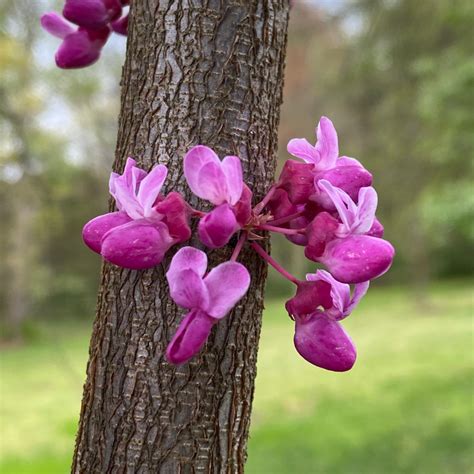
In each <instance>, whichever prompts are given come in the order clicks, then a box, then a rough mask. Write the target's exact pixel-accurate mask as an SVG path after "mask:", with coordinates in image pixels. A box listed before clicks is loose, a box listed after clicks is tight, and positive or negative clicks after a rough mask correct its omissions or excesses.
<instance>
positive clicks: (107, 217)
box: [82, 212, 131, 253]
mask: <svg viewBox="0 0 474 474" xmlns="http://www.w3.org/2000/svg"><path fill="white" fill-rule="evenodd" d="M130 220H131V219H130V217H129V216H128V215H127V214H126V213H125V212H109V213H108V214H104V215H102V216H98V217H96V218H95V219H92V220H90V221H89V222H88V223H87V224H86V225H85V226H84V228H83V229H82V238H83V239H84V242H85V244H86V245H87V246H88V247H89V248H90V249H91V250H93V251H94V252H97V253H100V249H101V247H102V238H103V237H104V235H105V234H106V233H107V232H108V231H109V230H110V229H113V228H114V227H118V226H120V225H122V224H126V223H127V222H130Z"/></svg>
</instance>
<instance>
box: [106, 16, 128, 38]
mask: <svg viewBox="0 0 474 474" xmlns="http://www.w3.org/2000/svg"><path fill="white" fill-rule="evenodd" d="M110 27H111V28H112V30H113V31H114V32H115V33H118V34H119V35H122V36H127V34H128V13H127V15H125V16H123V17H122V18H119V19H118V20H115V21H112V22H111V23H110Z"/></svg>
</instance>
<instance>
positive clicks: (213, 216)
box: [184, 145, 252, 248]
mask: <svg viewBox="0 0 474 474" xmlns="http://www.w3.org/2000/svg"><path fill="white" fill-rule="evenodd" d="M184 175H185V177H186V180H187V182H188V185H189V187H190V188H191V191H192V192H193V193H194V194H195V195H196V196H198V197H200V198H201V199H205V200H207V201H209V202H211V203H212V204H214V205H215V206H217V207H215V208H214V209H213V210H212V211H211V212H210V213H208V214H207V215H206V216H205V217H204V218H203V219H201V221H200V222H199V227H198V234H199V238H200V240H201V242H203V243H204V244H205V245H206V246H207V247H209V248H218V247H222V246H224V245H226V244H227V243H228V242H229V240H230V238H231V237H232V235H233V234H234V233H235V232H236V231H237V230H238V229H240V228H241V227H242V226H243V225H245V223H246V221H247V220H248V219H249V218H250V213H251V209H250V203H251V197H252V193H251V191H250V190H249V189H248V188H247V187H246V186H245V184H244V182H243V178H242V165H241V163H240V159H239V158H238V157H237V156H226V157H225V158H224V159H223V160H222V161H220V160H219V157H218V156H217V155H216V154H215V153H214V151H212V150H211V149H210V148H208V147H206V146H203V145H197V146H195V147H193V148H191V150H189V152H188V153H187V154H186V156H185V157H184Z"/></svg>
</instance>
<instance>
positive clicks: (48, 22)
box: [41, 12, 110, 69]
mask: <svg viewBox="0 0 474 474" xmlns="http://www.w3.org/2000/svg"><path fill="white" fill-rule="evenodd" d="M41 26H42V27H43V28H44V29H45V30H46V31H47V32H48V33H50V34H51V35H53V36H56V37H57V38H60V39H62V40H63V41H62V43H61V45H60V47H59V49H58V50H57V52H56V55H55V60H56V64H57V66H58V67H60V68H62V69H71V68H81V67H85V66H90V65H91V64H93V63H95V62H96V61H97V60H98V59H99V57H100V53H101V51H102V48H103V47H104V45H105V43H106V42H107V39H108V37H109V35H110V28H109V27H108V26H105V27H103V28H100V29H95V30H88V29H85V28H82V27H79V28H75V27H74V26H73V25H71V24H70V23H68V22H67V21H66V20H65V19H64V18H62V17H61V16H60V15H58V14H57V13H54V12H52V13H46V14H44V15H43V16H42V17H41Z"/></svg>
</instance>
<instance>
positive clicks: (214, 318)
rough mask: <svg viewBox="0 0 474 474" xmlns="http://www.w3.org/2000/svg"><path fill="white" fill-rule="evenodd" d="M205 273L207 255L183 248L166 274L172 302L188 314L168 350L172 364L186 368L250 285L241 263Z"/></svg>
mask: <svg viewBox="0 0 474 474" xmlns="http://www.w3.org/2000/svg"><path fill="white" fill-rule="evenodd" d="M206 270H207V256H206V254H205V253H204V252H202V251H201V250H197V249H195V248H193V247H183V248H182V249H180V250H179V251H178V252H177V253H176V255H175V256H174V257H173V259H172V261H171V264H170V267H169V270H168V272H167V273H166V278H167V279H168V283H169V287H170V295H171V298H173V300H174V301H175V303H176V304H177V305H179V306H181V307H183V308H186V309H188V310H189V313H188V314H187V315H186V316H185V317H184V319H183V320H182V321H181V324H180V326H179V328H178V330H177V331H176V334H175V335H174V337H173V339H172V340H171V342H170V344H169V345H168V348H167V350H166V356H167V358H168V361H169V362H171V363H172V364H183V363H184V362H186V361H187V360H189V359H190V358H191V357H193V356H194V355H196V354H197V353H198V352H199V351H200V350H201V348H202V346H203V345H204V343H205V342H206V340H207V338H208V336H209V333H210V331H211V329H212V326H213V325H214V324H215V323H217V322H218V321H219V320H220V319H222V318H223V317H224V316H225V315H226V314H227V313H228V312H229V311H231V309H232V308H233V307H234V306H235V304H236V303H237V302H238V301H239V300H240V299H241V298H242V296H244V294H245V293H246V292H247V290H248V287H249V285H250V275H249V272H248V271H247V269H246V268H245V267H244V266H243V265H242V264H240V263H237V262H225V263H221V264H220V265H218V266H217V267H215V268H214V269H212V270H211V271H210V272H209V273H208V274H207V275H206Z"/></svg>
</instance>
